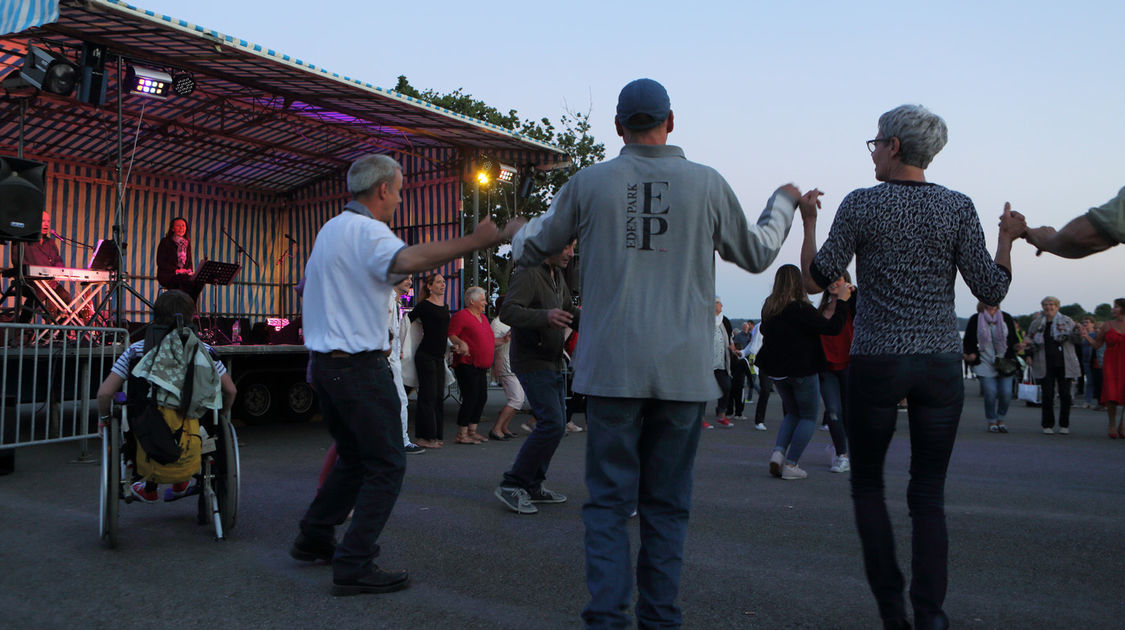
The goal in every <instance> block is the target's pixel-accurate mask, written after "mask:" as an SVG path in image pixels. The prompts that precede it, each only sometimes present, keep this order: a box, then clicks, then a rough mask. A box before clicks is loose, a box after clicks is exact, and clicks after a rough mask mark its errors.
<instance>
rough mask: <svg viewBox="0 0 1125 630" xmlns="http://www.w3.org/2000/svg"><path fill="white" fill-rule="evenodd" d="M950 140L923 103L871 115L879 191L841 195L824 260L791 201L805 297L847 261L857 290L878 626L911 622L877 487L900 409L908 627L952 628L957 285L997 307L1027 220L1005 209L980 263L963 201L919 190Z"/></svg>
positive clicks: (853, 432)
mask: <svg viewBox="0 0 1125 630" xmlns="http://www.w3.org/2000/svg"><path fill="white" fill-rule="evenodd" d="M946 139H947V131H946V126H945V121H943V120H942V119H941V118H940V117H939V116H937V115H935V114H934V113H932V112H930V111H929V110H927V109H926V108H924V107H922V106H920V105H902V106H900V107H896V108H895V109H892V110H891V111H889V112H886V113H885V114H883V115H882V116H880V117H879V126H878V133H877V134H876V136H875V138H874V139H873V140H868V141H867V148H868V150H869V151H870V152H871V160H872V161H873V162H874V163H875V179H877V180H879V181H880V182H882V183H880V184H879V185H877V186H874V187H871V188H861V189H859V190H855V191H852V192H851V193H850V194H848V196H847V197H845V198H844V200H843V202H842V203H841V204H840V207H839V209H838V210H837V211H836V218H835V220H834V221H833V223H832V229H831V230H830V232H829V234H828V239H827V240H826V241H825V243H824V246H823V247H822V248H820V250H819V251H817V246H816V214H817V208H818V207H819V206H820V201H819V199H818V197H819V195H820V192H819V191H817V190H813V191H810V192H809V193H807V194H805V196H804V197H802V198H801V201H800V208H801V216H802V219H803V223H804V242H803V245H802V248H801V266H802V270H803V272H804V276H805V285H806V286H805V289H806V290H807V291H808V292H810V293H814V292H820V291H822V290H823V289H824V288H826V287H828V286H829V285H831V284H832V282H833V281H835V280H836V279H837V278H839V277H840V275H841V274H842V273H843V271H844V269H845V268H846V267H847V266H848V264H849V263H850V262H851V260H852V257H853V256H854V257H855V258H856V272H857V273H856V278H857V280H858V281H859V284H860V285H861V286H863V289H864V299H863V300H860V301H859V304H858V305H857V307H856V314H855V324H854V325H855V336H854V338H853V341H852V348H851V363H850V369H851V381H850V383H849V385H848V389H849V401H850V403H849V404H850V409H849V411H850V413H848V414H847V415H845V420H844V423H845V429H846V431H847V437H848V443H849V448H850V449H851V466H852V477H851V486H852V499H853V502H854V505H855V518H856V527H857V529H858V530H859V537H860V542H861V543H862V546H863V560H864V565H865V567H866V570H867V580H868V583H869V584H870V586H871V590H872V592H873V593H874V595H875V600H876V602H877V603H878V605H879V614H880V616H881V617H882V618H883V626H884V627H885V628H909V627H910V622H909V621H908V619H907V615H906V602H905V598H904V595H903V589H904V587H905V583H904V580H903V575H902V572H901V571H900V569H899V566H898V561H897V559H896V558H895V539H894V534H893V532H892V530H891V520H890V516H889V514H888V512H887V504H886V499H885V497H884V485H883V465H884V461H885V459H886V454H887V448H888V447H889V445H890V442H891V438H892V437H893V435H894V432H895V423H896V421H897V418H898V402H899V401H900V400H902V399H904V398H905V399H906V400H907V404H908V412H909V413H908V418H909V423H910V447H911V463H910V484H909V486H908V488H907V493H906V495H907V503H908V505H909V507H910V517H911V520H912V521H913V524H914V541H913V547H912V548H913V562H912V567H913V576H912V579H911V583H910V601H911V603H912V604H913V607H914V623H915V625H916V627H918V628H927V629H929V628H947V627H949V619H948V618H947V617H946V614H945V612H944V611H943V610H942V605H943V603H944V601H945V592H946V582H947V576H948V555H949V537H948V534H947V532H946V525H945V475H946V469H947V468H948V466H949V457H950V454H951V453H952V452H953V442H954V440H955V439H956V437H957V425H958V423H959V422H960V419H961V408H962V406H963V404H964V398H965V389H964V383H963V381H962V374H961V338H960V335H959V334H958V332H957V329H956V326H955V324H956V321H957V317H956V313H955V311H954V304H953V297H954V287H955V283H956V280H957V272H958V271H960V273H961V276H962V277H963V278H964V280H965V283H966V284H968V286H969V289H971V290H972V292H973V294H974V295H976V296H977V298H978V299H979V300H981V301H982V302H985V303H988V304H999V303H1000V301H1001V300H1002V299H1003V298H1004V296H1005V295H1006V294H1007V292H1008V285H1009V283H1010V282H1011V275H1012V274H1011V268H1012V265H1011V257H1010V253H1011V248H1012V241H1013V240H1015V239H1016V238H1018V236H1019V235H1020V234H1023V232H1024V230H1026V224H1025V223H1024V222H1023V218H1022V217H1021V216H1020V215H1018V214H1013V213H1010V212H1009V210H1008V208H1007V206H1005V210H1004V214H1003V215H1002V216H1001V224H1000V239H999V243H998V244H997V248H996V257H995V259H993V258H992V257H991V256H990V255H989V253H988V249H987V248H986V247H985V242H984V232H983V230H982V229H981V225H980V218H979V217H978V216H977V211H976V208H975V207H973V202H972V200H971V199H969V198H968V197H967V196H965V195H963V194H961V193H959V192H957V191H954V190H950V189H948V188H945V187H943V186H939V185H937V184H932V183H929V182H927V181H926V177H925V169H926V167H927V166H929V164H930V161H931V160H932V159H933V158H934V156H935V155H937V153H938V151H940V150H941V149H942V147H944V146H945V142H946Z"/></svg>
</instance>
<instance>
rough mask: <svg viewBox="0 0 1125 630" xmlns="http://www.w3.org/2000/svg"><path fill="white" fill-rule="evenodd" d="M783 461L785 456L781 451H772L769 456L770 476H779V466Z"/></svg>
mask: <svg viewBox="0 0 1125 630" xmlns="http://www.w3.org/2000/svg"><path fill="white" fill-rule="evenodd" d="M784 461H785V455H783V454H782V453H781V451H778V450H774V452H773V453H772V454H771V455H770V474H771V475H773V476H774V477H780V476H781V464H782V463H783V462H784Z"/></svg>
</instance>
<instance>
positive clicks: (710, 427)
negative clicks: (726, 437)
mask: <svg viewBox="0 0 1125 630" xmlns="http://www.w3.org/2000/svg"><path fill="white" fill-rule="evenodd" d="M703 428H704V429H714V428H715V427H713V426H711V423H710V422H707V421H706V420H704V421H703Z"/></svg>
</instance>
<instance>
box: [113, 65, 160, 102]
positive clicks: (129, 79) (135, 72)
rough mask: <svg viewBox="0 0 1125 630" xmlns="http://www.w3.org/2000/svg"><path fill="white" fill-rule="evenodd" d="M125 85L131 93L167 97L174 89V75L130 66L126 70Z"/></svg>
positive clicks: (149, 96)
mask: <svg viewBox="0 0 1125 630" xmlns="http://www.w3.org/2000/svg"><path fill="white" fill-rule="evenodd" d="M124 87H125V90H126V91H128V92H129V93H130V94H137V95H139V96H147V97H148V98H159V99H166V98H168V92H169V91H170V90H171V89H172V77H171V76H169V75H168V73H167V72H161V71H159V70H152V69H151V68H141V67H138V66H129V67H128V68H127V69H126V70H125V85H124Z"/></svg>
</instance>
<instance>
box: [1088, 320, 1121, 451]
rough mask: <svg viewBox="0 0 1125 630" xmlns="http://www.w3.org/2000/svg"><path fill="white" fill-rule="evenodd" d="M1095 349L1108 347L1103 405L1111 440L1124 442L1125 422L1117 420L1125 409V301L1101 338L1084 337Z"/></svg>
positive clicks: (1105, 328) (1106, 351)
mask: <svg viewBox="0 0 1125 630" xmlns="http://www.w3.org/2000/svg"><path fill="white" fill-rule="evenodd" d="M1083 334H1085V335H1086V336H1087V338H1089V339H1090V343H1091V345H1093V346H1094V348H1095V349H1097V348H1100V347H1101V346H1102V344H1105V347H1106V348H1105V359H1104V361H1103V362H1102V404H1103V405H1105V410H1106V414H1107V415H1108V416H1109V437H1110V439H1116V438H1118V437H1123V438H1125V418H1122V419H1118V417H1117V406H1118V405H1125V298H1117V299H1116V300H1114V301H1113V319H1111V320H1109V321H1108V322H1105V323H1103V324H1102V325H1101V328H1099V329H1098V334H1097V336H1096V337H1095V336H1094V335H1092V334H1090V333H1088V332H1086V333H1083Z"/></svg>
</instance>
